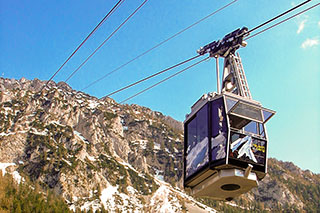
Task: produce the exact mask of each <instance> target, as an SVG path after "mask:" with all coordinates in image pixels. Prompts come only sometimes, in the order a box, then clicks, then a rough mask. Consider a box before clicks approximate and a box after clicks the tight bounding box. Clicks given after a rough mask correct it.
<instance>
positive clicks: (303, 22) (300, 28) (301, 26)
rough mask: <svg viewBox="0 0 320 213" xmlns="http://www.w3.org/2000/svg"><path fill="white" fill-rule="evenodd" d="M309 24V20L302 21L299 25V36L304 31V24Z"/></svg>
mask: <svg viewBox="0 0 320 213" xmlns="http://www.w3.org/2000/svg"><path fill="white" fill-rule="evenodd" d="M306 22H307V19H304V20H302V21H301V22H300V23H299V27H298V30H297V34H299V33H301V32H302V30H303V29H304V24H305V23H306Z"/></svg>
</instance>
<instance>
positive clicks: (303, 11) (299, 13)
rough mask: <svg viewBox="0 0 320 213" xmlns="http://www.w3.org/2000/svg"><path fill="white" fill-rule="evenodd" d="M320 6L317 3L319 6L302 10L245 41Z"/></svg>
mask: <svg viewBox="0 0 320 213" xmlns="http://www.w3.org/2000/svg"><path fill="white" fill-rule="evenodd" d="M319 5H320V3H317V4H315V5H313V6H311V7H308V8H307V9H305V10H302V11H300V12H298V13H296V14H294V15H292V16H290V17H288V18H286V19H284V20H282V21H279V22H277V23H275V24H273V25H271V26H270V27H267V28H265V29H263V30H261V31H259V32H257V33H255V34H253V35H251V36H249V37H247V38H245V39H244V40H248V39H250V38H253V37H255V36H257V35H259V34H261V33H263V32H265V31H267V30H269V29H271V28H274V27H276V26H278V25H280V24H282V23H284V22H286V21H288V20H290V19H292V18H294V17H296V16H298V15H301V14H302V13H305V12H306V11H308V10H311V9H312V8H315V7H317V6H319Z"/></svg>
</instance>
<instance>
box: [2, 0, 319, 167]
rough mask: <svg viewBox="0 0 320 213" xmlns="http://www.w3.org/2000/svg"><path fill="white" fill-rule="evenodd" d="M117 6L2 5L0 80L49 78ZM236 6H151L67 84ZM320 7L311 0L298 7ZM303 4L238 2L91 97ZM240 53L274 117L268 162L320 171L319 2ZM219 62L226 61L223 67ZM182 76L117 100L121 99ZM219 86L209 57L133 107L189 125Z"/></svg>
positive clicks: (195, 1)
mask: <svg viewBox="0 0 320 213" xmlns="http://www.w3.org/2000/svg"><path fill="white" fill-rule="evenodd" d="M116 2H117V1H116V0H96V1H74V0H70V1H62V0H57V1H45V2H44V1H38V0H33V1H26V0H21V1H6V0H0V46H1V50H2V51H1V56H0V75H1V76H2V77H4V78H16V79H20V78H21V77H25V78H27V79H34V78H39V79H41V80H48V79H49V78H50V77H51V75H52V74H53V73H54V72H55V71H56V70H57V69H58V68H59V67H60V65H61V64H62V63H63V62H64V61H65V60H66V58H67V57H68V56H69V55H70V54H71V53H72V51H73V50H74V49H75V48H76V47H77V46H78V45H79V44H80V42H81V41H82V40H83V39H84V38H85V37H86V36H87V35H88V34H89V32H91V30H92V29H93V28H94V27H95V26H96V24H97V23H99V21H100V20H101V19H102V17H104V15H105V14H106V13H107V11H109V10H110V9H111V8H112V6H113V5H114V4H115V3H116ZM141 2H142V0H139V1H138V0H130V1H129V0H127V1H125V2H124V3H123V4H122V5H121V6H120V7H119V9H118V10H117V11H116V13H115V14H114V15H112V16H111V17H110V19H108V20H107V21H106V22H105V23H104V25H103V26H102V27H101V28H100V29H99V30H98V31H97V32H96V33H95V34H94V35H93V36H92V37H91V38H90V40H89V41H88V42H87V43H86V44H85V45H84V46H83V47H82V48H81V49H80V50H79V51H78V53H77V54H76V55H75V57H73V58H72V60H71V61H70V62H69V63H68V64H67V65H66V66H65V67H64V68H63V69H62V71H61V72H60V73H59V74H58V75H57V76H56V77H55V78H54V80H55V81H56V82H58V81H64V80H66V78H67V77H68V76H69V75H70V74H71V73H72V72H73V71H74V70H75V69H76V68H77V66H78V65H79V64H80V63H81V62H82V61H83V60H84V59H85V58H86V57H87V56H88V55H89V54H90V53H91V52H92V51H93V50H94V49H95V48H96V47H97V46H98V45H99V44H100V43H101V42H102V41H103V40H104V39H105V38H106V37H107V36H108V35H109V34H110V33H111V32H112V31H113V30H114V29H115V28H116V27H117V26H118V25H119V24H120V23H121V22H122V21H123V20H124V19H125V18H126V17H127V16H128V15H129V14H130V13H131V12H132V11H133V10H134V9H135V8H136V7H137V6H138V5H139V4H140V3H141ZM229 2H231V1H227V0H221V1H218V0H200V1H199V0H188V1H182V0H174V1H172V0H162V1H156V0H149V1H148V2H147V3H146V5H145V6H143V8H142V9H141V10H140V11H139V12H138V13H137V14H136V15H135V16H134V17H133V18H132V19H130V21H129V22H128V23H127V24H125V25H124V27H123V28H121V29H120V30H119V31H118V32H117V33H116V34H115V36H114V37H112V38H111V39H110V40H109V41H108V42H107V43H106V44H105V45H104V46H103V48H101V49H100V50H99V51H98V52H97V54H96V55H95V56H93V57H92V58H91V60H90V61H89V62H88V63H87V64H85V65H84V66H83V67H82V69H80V70H79V72H78V73H77V74H76V75H75V76H74V77H73V78H71V79H70V81H69V82H68V83H69V84H70V85H71V86H72V87H73V88H74V89H76V90H81V89H82V88H84V87H86V86H87V85H89V84H90V83H91V82H92V81H94V80H96V79H98V78H100V77H101V76H103V75H105V74H106V73H108V72H110V71H112V70H113V69H115V68H116V67H118V66H120V65H122V64H123V63H125V62H127V61H128V60H130V59H131V58H133V57H135V56H137V55H138V54H140V53H142V52H144V51H145V50H147V49H149V48H151V47H153V46H154V45H156V44H158V43H159V42H161V41H163V40H164V39H166V38H168V37H169V36H171V35H173V34H174V33H176V32H178V31H180V30H182V29H183V28H185V27H187V26H189V25H190V24H192V23H194V22H195V21H197V20H199V19H201V18H203V17H204V16H206V15H208V14H210V13H212V12H213V11H215V10H217V9H218V8H220V7H222V6H224V5H225V4H227V3H229ZM301 2H302V1H301ZM318 2H319V1H312V2H311V3H309V4H308V5H305V6H304V7H303V8H301V9H299V10H302V9H305V8H307V7H309V6H311V5H313V4H315V3H318ZM299 3H300V1H276V0H268V1H267V0H261V1H256V0H238V1H237V2H236V3H234V4H233V5H232V6H230V7H228V8H227V9H225V10H223V11H221V12H219V13H218V14H216V15H214V16H212V17H211V18H209V19H207V20H206V21H203V22H202V23H200V24H198V25H196V26H195V27H193V28H191V29H189V30H188V31H186V32H185V33H183V34H181V35H179V36H178V37H176V38H174V39H172V40H170V41H169V42H167V43H166V44H164V45H162V46H161V47H159V48H158V49H156V50H154V51H152V52H151V53H150V54H147V55H146V56H144V57H141V58H140V59H138V60H136V61H135V62H133V63H132V64H130V65H128V66H126V67H125V68H124V69H121V70H119V71H118V72H115V73H113V74H112V75H110V76H108V77H107V78H105V79H104V80H103V81H101V82H99V83H97V84H95V85H94V86H92V87H90V88H88V89H87V90H85V91H84V92H87V93H89V94H91V95H94V96H96V97H99V98H100V97H102V96H104V95H106V94H108V93H110V92H112V91H114V90H116V89H118V88H120V87H122V86H125V85H127V84H129V83H131V82H133V81H136V80H139V79H141V78H142V77H145V76H147V75H150V74H153V73H155V72H158V71H160V70H161V69H164V68H166V67H168V66H171V65H173V64H175V63H178V62H180V61H183V60H185V59H187V58H189V57H192V56H194V55H196V50H197V49H198V48H199V47H200V46H203V45H205V44H207V43H210V42H211V41H213V40H217V39H220V38H222V37H223V36H224V35H225V34H227V33H229V32H231V31H233V30H235V29H236V28H239V27H243V26H246V27H248V28H249V29H250V28H253V27H255V26H257V25H259V24H260V23H262V22H264V21H266V20H268V19H270V18H272V17H274V16H276V15H278V14H280V13H282V12H283V11H285V10H287V9H289V8H291V7H292V6H293V5H297V4H299ZM299 10H298V11H299ZM286 17H288V16H286ZM238 52H239V53H240V55H241V58H242V62H243V66H244V69H245V72H246V76H247V79H248V83H249V87H250V89H251V93H252V95H253V98H254V99H255V100H258V101H260V102H261V103H262V104H263V105H264V106H265V107H267V108H270V109H273V110H275V111H277V114H276V115H275V116H274V117H273V118H272V119H271V120H270V121H269V123H268V125H267V126H268V133H269V138H270V143H269V157H276V158H277V159H280V160H284V161H292V162H294V163H295V164H296V165H298V166H299V167H301V168H303V169H310V170H311V171H313V172H316V173H320V152H319V150H320V142H319V139H318V137H317V136H318V135H319V132H320V113H319V109H320V92H319V91H320V60H319V59H320V6H319V7H317V8H315V9H312V10H310V11H308V12H306V13H304V14H303V15H300V16H298V17H296V18H294V19H292V20H290V21H288V22H286V23H284V24H282V25H280V26H278V27H276V28H273V29H271V30H269V31H266V32H265V33H262V34H261V35H258V36H256V37H254V38H252V39H250V40H248V46H247V47H246V48H242V49H240V50H239V51H238ZM222 63H223V61H222V59H221V60H220V65H222ZM178 70H179V69H175V70H172V71H171V72H168V73H166V74H164V75H162V76H159V77H156V78H155V79H152V80H150V81H148V82H145V83H143V84H141V85H138V86H136V87H133V88H131V89H129V90H127V91H124V92H122V93H119V94H117V95H114V96H112V98H114V99H115V100H116V101H118V102H120V101H122V100H124V99H125V98H127V97H129V96H130V95H132V94H134V93H135V92H138V91H140V90H141V89H144V88H145V87H147V86H149V85H151V84H153V83H155V82H157V81H159V80H161V79H163V78H164V77H166V76H168V75H170V74H172V73H174V72H176V71H178ZM215 90H216V79H215V61H214V60H212V59H211V60H209V61H206V62H204V63H202V64H200V65H198V66H196V67H194V68H193V69H190V70H188V71H186V72H185V73H183V74H181V75H179V76H176V77H175V78H173V79H171V80H169V81H167V82H165V83H163V84H161V85H159V86H157V87H155V88H154V89H152V90H150V91H148V92H146V93H144V94H142V95H140V96H138V97H136V98H134V99H132V100H130V101H129V102H128V103H129V104H131V103H136V104H139V105H143V106H147V107H149V108H151V109H153V110H157V111H160V112H162V113H164V114H166V115H170V116H172V117H173V118H175V119H177V120H180V121H183V120H184V116H185V114H186V113H189V112H190V106H191V105H192V104H193V103H194V102H195V101H196V100H197V99H198V98H199V97H200V96H201V95H202V94H204V93H207V92H211V91H215Z"/></svg>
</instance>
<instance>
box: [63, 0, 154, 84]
mask: <svg viewBox="0 0 320 213" xmlns="http://www.w3.org/2000/svg"><path fill="white" fill-rule="evenodd" d="M147 1H148V0H144V1H143V2H142V3H141V4H140V5H139V6H138V7H137V8H136V9H135V10H134V11H133V12H132V13H131V14H130V15H129V16H128V17H127V18H126V19H125V20H124V21H123V22H122V23H121V24H120V25H119V26H118V27H117V29H115V30H114V31H113V32H112V33H111V34H110V35H109V36H108V38H106V39H105V40H104V41H103V42H102V43H101V44H100V45H99V46H98V47H97V48H96V49H95V50H94V51H93V52H92V53H91V54H90V55H89V56H88V57H87V58H86V59H85V60H84V61H83V62H82V63H81V64H80V65H79V67H78V68H77V69H75V70H74V71H73V72H72V73H71V75H70V76H69V77H68V78H67V79H66V80H65V82H67V81H68V80H69V79H70V78H71V77H72V76H73V75H74V74H75V73H76V72H78V71H79V69H80V68H81V67H82V66H83V65H84V64H85V63H87V61H88V60H89V59H90V58H91V57H92V56H93V55H94V54H95V53H96V52H97V51H98V50H99V49H100V48H101V47H102V46H103V45H104V44H105V43H106V42H107V41H108V40H109V39H110V38H111V37H112V36H113V35H114V34H115V33H116V32H117V31H118V30H119V29H120V28H121V27H122V26H123V25H124V24H125V23H126V22H127V21H129V19H130V18H131V17H132V16H133V15H134V14H136V13H137V12H138V10H140V8H141V7H142V6H143V5H144V4H145V3H146V2H147Z"/></svg>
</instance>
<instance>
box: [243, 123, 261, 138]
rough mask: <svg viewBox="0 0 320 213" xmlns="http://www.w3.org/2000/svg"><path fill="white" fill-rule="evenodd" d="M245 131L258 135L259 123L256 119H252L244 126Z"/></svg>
mask: <svg viewBox="0 0 320 213" xmlns="http://www.w3.org/2000/svg"><path fill="white" fill-rule="evenodd" d="M244 131H246V132H250V133H252V134H255V135H258V134H259V133H258V124H257V122H255V121H251V122H250V123H248V124H247V125H246V126H245V127H244Z"/></svg>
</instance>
